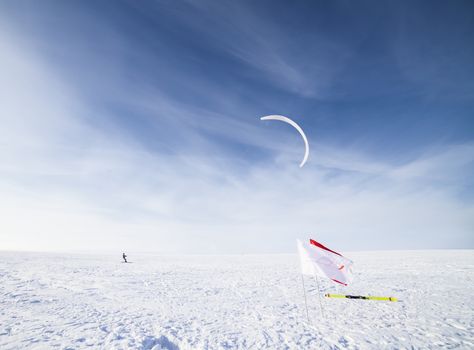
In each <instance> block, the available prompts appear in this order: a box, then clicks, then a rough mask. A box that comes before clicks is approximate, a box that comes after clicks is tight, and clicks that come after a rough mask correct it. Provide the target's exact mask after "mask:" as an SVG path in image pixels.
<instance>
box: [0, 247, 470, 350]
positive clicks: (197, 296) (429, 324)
mask: <svg viewBox="0 0 474 350" xmlns="http://www.w3.org/2000/svg"><path fill="white" fill-rule="evenodd" d="M128 255H129V259H130V260H131V261H132V263H129V264H125V263H122V262H121V261H120V259H121V252H119V253H118V254H117V255H116V256H111V255H102V256H99V255H79V254H76V255H65V254H45V253H13V252H0V348H1V349H4V350H7V349H154V350H157V349H168V350H177V349H344V348H348V349H441V348H442V349H451V348H461V349H473V348H474V317H473V315H474V302H473V301H474V299H473V295H474V269H473V267H474V251H472V250H470V251H469V250H460V251H443V250H439V251H409V252H408V251H405V252H368V253H362V252H359V253H347V256H348V257H349V258H351V259H353V260H354V262H355V265H354V273H355V276H354V277H355V278H354V282H353V284H352V285H351V286H349V287H344V286H338V285H336V284H335V283H332V282H330V281H321V280H320V285H321V286H320V287H321V293H320V294H321V296H322V300H321V302H322V305H323V308H324V316H322V314H321V310H320V309H319V301H318V294H317V285H316V280H315V279H314V278H312V277H308V276H305V284H306V290H307V297H308V304H309V316H310V322H308V320H307V319H306V311H305V306H304V296H303V289H302V280H301V274H300V273H299V266H298V264H299V261H298V257H297V256H296V255H234V256H164V255H150V254H148V255H143V254H140V255H138V254H133V253H131V252H130V254H128ZM327 292H330V293H334V292H340V293H346V294H362V295H380V296H394V297H398V298H399V299H400V300H401V301H400V302H398V303H393V302H384V301H365V300H346V299H327V298H324V297H323V295H324V293H327Z"/></svg>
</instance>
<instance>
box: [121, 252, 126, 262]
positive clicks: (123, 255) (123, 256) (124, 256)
mask: <svg viewBox="0 0 474 350" xmlns="http://www.w3.org/2000/svg"><path fill="white" fill-rule="evenodd" d="M122 258H123V260H125V262H127V256H126V255H125V253H123V254H122Z"/></svg>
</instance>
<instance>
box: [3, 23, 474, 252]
mask: <svg viewBox="0 0 474 350" xmlns="http://www.w3.org/2000/svg"><path fill="white" fill-rule="evenodd" d="M0 43H1V48H0V52H2V56H1V57H0V75H1V76H3V77H5V79H4V80H3V83H2V84H0V100H1V101H2V103H1V104H2V109H1V112H0V113H1V114H0V123H1V125H2V127H1V128H0V136H1V140H2V141H1V143H0V178H1V181H0V212H1V213H2V220H0V244H1V245H0V249H38V250H118V251H120V250H125V249H127V250H142V251H143V250H153V251H161V252H271V251H273V252H274V251H292V250H293V242H294V238H296V237H300V236H305V235H307V234H311V235H314V236H315V237H317V238H321V239H322V240H323V241H328V242H334V243H335V244H337V246H341V247H343V248H344V249H369V248H392V247H393V248H422V247H428V248H429V247H463V246H470V247H472V243H473V242H472V238H471V233H472V231H473V228H474V222H473V221H474V220H473V218H474V215H473V214H474V210H473V206H472V204H471V203H470V202H469V203H465V202H462V201H461V200H460V199H459V198H457V196H456V193H453V192H452V191H451V190H452V188H451V186H449V185H450V184H449V181H450V179H451V178H452V177H451V176H452V174H462V173H463V170H464V169H466V167H469V166H470V164H472V160H473V156H472V154H473V153H472V149H473V146H472V145H471V144H467V145H459V146H456V147H448V148H441V149H439V150H435V151H433V153H432V154H428V155H426V156H424V157H421V158H419V159H416V160H414V161H413V162H411V163H409V164H405V165H401V166H395V165H392V164H389V163H383V162H380V161H377V162H376V161H373V160H371V159H370V157H369V156H367V155H364V154H362V153H360V152H357V151H356V150H351V151H348V150H345V149H334V148H331V147H329V146H327V145H324V144H312V147H313V153H312V155H311V158H310V162H309V163H308V164H307V166H305V167H304V168H303V169H299V168H298V166H297V164H298V162H299V160H300V156H301V154H300V153H301V152H302V148H301V149H300V146H301V147H302V145H300V144H299V142H300V141H299V140H298V137H297V135H295V137H294V138H293V137H292V136H286V137H283V135H284V134H287V133H286V132H283V131H282V130H283V129H281V130H279V129H277V128H271V129H269V130H265V125H264V124H261V123H260V122H259V121H258V119H257V117H258V116H257V117H256V124H255V125H253V124H249V123H246V122H243V121H239V120H236V119H231V118H223V117H222V116H220V115H218V114H212V113H213V112H211V111H203V110H196V109H193V108H191V107H189V106H186V105H180V104H179V103H177V102H176V101H173V100H170V99H169V98H166V97H165V96H164V95H163V96H161V95H158V96H156V95H155V99H151V98H150V99H147V98H144V99H136V100H132V101H131V102H130V103H131V104H135V105H136V106H140V107H141V108H143V109H147V110H149V111H150V112H151V113H155V112H156V113H157V114H160V115H162V116H166V118H167V119H166V118H160V119H159V121H158V122H157V123H156V125H154V126H153V128H157V130H158V129H159V128H160V126H162V125H163V124H166V125H167V126H169V127H171V128H172V127H176V128H179V130H180V131H179V136H180V137H181V141H182V142H183V143H185V146H184V147H181V148H177V149H176V150H175V151H174V152H168V151H169V150H166V151H167V152H164V151H163V150H161V149H160V148H158V149H151V148H148V147H145V146H143V144H142V143H141V142H139V141H140V140H135V139H133V137H131V136H127V137H124V133H123V132H120V130H115V129H112V130H107V129H103V128H102V129H99V128H96V127H92V126H91V124H90V123H89V122H88V119H87V118H85V116H89V115H91V114H92V115H93V114H94V113H93V111H91V110H90V109H89V108H88V106H87V103H86V101H84V100H82V98H81V96H80V94H78V93H76V92H75V91H74V89H73V88H72V87H71V86H68V85H67V84H66V82H65V81H62V79H61V78H60V77H59V75H58V74H57V73H56V72H55V70H54V67H51V66H49V65H48V64H47V63H45V62H44V61H43V60H42V58H41V57H39V56H37V55H35V54H34V53H32V52H31V51H30V50H27V49H26V47H28V45H27V43H24V42H21V40H19V39H18V38H15V37H13V36H12V35H11V33H10V34H8V35H7V34H5V32H3V34H1V36H0ZM157 93H158V92H157ZM131 98H132V99H133V98H135V97H134V96H132V97H131ZM95 113H97V112H95ZM196 115H205V116H206V118H205V121H206V122H205V123H202V122H201V121H199V119H198V121H197V120H196ZM97 117H98V118H102V117H105V116H100V115H99V116H97ZM161 123H163V124H161ZM237 131H238V132H237ZM209 132H211V133H215V134H218V135H220V136H221V137H224V138H225V137H229V138H230V139H233V140H235V141H237V142H239V143H241V144H243V145H249V146H251V147H259V148H260V147H261V148H265V147H266V148H267V149H268V150H269V151H270V152H272V154H275V156H276V158H275V159H274V162H271V163H269V162H268V161H267V162H263V161H261V162H250V161H249V162H245V163H244V164H243V163H242V162H240V161H237V160H235V157H236V156H235V155H234V154H233V153H232V152H226V151H225V150H221V151H219V150H218V149H217V150H216V149H212V148H213V147H214V148H215V146H216V145H217V144H218V143H217V142H213V141H212V140H210V139H209V137H206V135H207V133H209ZM446 164H449V171H444V172H443V169H444V168H445V167H446ZM243 166H245V167H246V168H247V169H246V170H245V171H242V167H243ZM433 173H436V174H443V181H445V182H448V186H439V187H437V186H433ZM435 180H436V179H435ZM457 180H459V178H457ZM461 180H462V181H461V182H460V184H459V186H461V187H462V186H463V183H465V182H466V178H463V179H461Z"/></svg>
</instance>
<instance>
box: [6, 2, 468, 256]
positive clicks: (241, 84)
mask: <svg viewBox="0 0 474 350" xmlns="http://www.w3.org/2000/svg"><path fill="white" fill-rule="evenodd" d="M472 38H474V5H473V4H472V2H471V1H464V2H463V1H456V2H454V1H453V2H446V1H398V2H395V1H394V2H392V1H359V2H352V1H331V2H327V1H325V2H323V1H308V2H302V1H298V2H291V3H290V2H285V1H282V2H277V1H258V2H255V1H238V2H236V1H214V2H211V1H209V2H208V1H140V2H137V1H115V2H109V1H94V2H92V1H88V2H86V1H68V2H64V1H41V2H36V1H2V2H1V3H0V76H1V77H2V79H1V82H0V105H1V106H2V107H1V108H0V122H1V125H2V127H1V128H0V210H1V212H2V213H3V215H4V218H3V219H2V220H1V221H0V249H17V250H25V249H26V250H55V251H60V250H81V251H84V250H87V251H88V250H110V251H115V250H119V251H121V250H125V251H157V252H168V253H219V252H222V253H267V252H293V251H294V244H295V243H294V240H295V238H298V237H303V238H304V237H308V236H311V237H313V238H315V239H319V240H321V241H322V242H324V243H326V244H327V245H328V246H330V247H333V248H334V249H340V250H369V249H422V248H473V247H474V237H473V232H474V187H473V175H474V117H473V115H472V114H473V111H474V44H473V43H472V42H473V40H472ZM268 114H282V115H286V116H289V117H291V118H292V119H294V120H295V121H296V122H298V123H299V124H300V125H301V127H302V128H303V129H304V130H305V132H306V134H307V136H308V139H309V143H310V147H311V152H310V158H309V161H308V163H307V164H306V165H305V167H304V168H302V169H300V168H299V167H298V164H299V162H300V160H301V158H302V155H303V143H302V140H301V139H300V138H299V136H298V134H297V132H296V131H295V130H293V129H291V127H289V126H287V125H284V124H282V123H278V122H261V121H260V120H259V118H260V117H261V116H264V115H268ZM3 215H2V216H3Z"/></svg>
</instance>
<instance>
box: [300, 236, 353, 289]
mask: <svg viewBox="0 0 474 350" xmlns="http://www.w3.org/2000/svg"><path fill="white" fill-rule="evenodd" d="M297 243H298V252H299V255H300V262H301V273H302V274H304V275H313V274H315V275H318V276H321V277H327V278H329V279H331V280H333V281H334V282H337V283H340V284H343V285H345V286H347V285H348V284H349V283H350V282H352V277H353V276H352V264H353V262H352V261H351V260H349V259H347V258H345V257H343V256H342V255H341V254H339V253H337V252H335V251H333V250H331V249H329V248H327V247H325V246H323V245H322V244H321V243H319V242H316V241H315V240H312V239H310V240H309V243H306V242H304V243H303V242H301V241H300V240H297Z"/></svg>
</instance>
